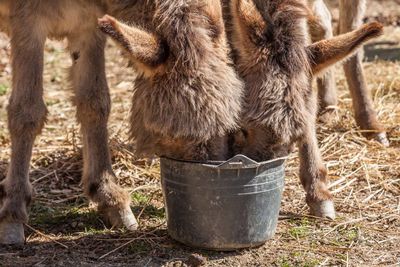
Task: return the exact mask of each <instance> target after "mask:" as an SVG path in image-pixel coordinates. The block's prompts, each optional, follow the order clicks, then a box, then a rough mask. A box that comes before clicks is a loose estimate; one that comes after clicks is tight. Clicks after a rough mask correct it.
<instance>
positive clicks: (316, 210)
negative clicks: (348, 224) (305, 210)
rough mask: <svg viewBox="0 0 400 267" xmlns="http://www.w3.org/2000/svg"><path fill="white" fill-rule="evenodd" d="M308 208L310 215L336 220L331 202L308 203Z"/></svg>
mask: <svg viewBox="0 0 400 267" xmlns="http://www.w3.org/2000/svg"><path fill="white" fill-rule="evenodd" d="M309 206H310V212H311V215H314V216H316V217H321V218H327V219H330V220H334V219H335V218H336V216H335V207H334V205H333V201H332V200H323V201H320V202H314V203H310V204H309Z"/></svg>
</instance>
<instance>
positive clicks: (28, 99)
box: [0, 18, 47, 244]
mask: <svg viewBox="0 0 400 267" xmlns="http://www.w3.org/2000/svg"><path fill="white" fill-rule="evenodd" d="M25 19H26V18H25ZM17 20H18V21H13V23H11V25H12V29H11V49H12V68H13V78H12V93H11V98H10V101H9V106H8V127H9V130H10V135H11V161H10V166H9V169H8V173H7V176H6V179H5V180H3V181H2V182H1V183H0V243H1V244H21V243H24V242H25V237H24V228H23V224H24V223H26V222H27V220H28V213H27V206H28V205H29V202H30V200H31V197H32V188H31V184H30V183H29V174H28V173H29V162H30V159H31V154H32V147H33V143H34V140H35V137H36V135H37V134H39V133H40V131H41V129H42V127H43V125H44V122H45V117H46V113H47V110H46V106H45V104H44V101H43V98H42V96H43V81H42V79H43V78H42V75H43V47H44V42H45V36H46V35H45V34H44V33H43V32H42V31H41V29H37V28H35V27H34V25H38V24H39V23H36V22H35V21H32V20H30V21H24V19H22V18H21V19H19V18H18V19H17Z"/></svg>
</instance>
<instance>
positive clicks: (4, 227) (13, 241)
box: [0, 222, 25, 245]
mask: <svg viewBox="0 0 400 267" xmlns="http://www.w3.org/2000/svg"><path fill="white" fill-rule="evenodd" d="M24 243H25V235H24V226H23V224H22V223H16V222H0V244H4V245H23V244H24Z"/></svg>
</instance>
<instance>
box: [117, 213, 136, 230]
mask: <svg viewBox="0 0 400 267" xmlns="http://www.w3.org/2000/svg"><path fill="white" fill-rule="evenodd" d="M119 215H120V216H121V220H122V224H123V225H124V226H125V227H126V229H128V230H129V231H135V230H137V229H138V228H139V223H138V222H137V220H136V217H135V215H133V212H132V210H131V208H130V207H128V208H126V209H124V210H120V211H119Z"/></svg>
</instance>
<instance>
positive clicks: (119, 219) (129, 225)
mask: <svg viewBox="0 0 400 267" xmlns="http://www.w3.org/2000/svg"><path fill="white" fill-rule="evenodd" d="M99 212H100V214H101V215H102V216H103V217H104V219H105V220H106V222H107V223H108V224H110V225H111V226H112V227H113V228H120V227H124V226H125V228H126V229H128V230H129V231H135V230H137V229H138V227H139V224H138V222H137V220H136V218H135V215H133V212H132V210H131V208H130V207H129V206H128V207H126V208H124V209H118V208H117V207H107V208H101V209H99Z"/></svg>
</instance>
